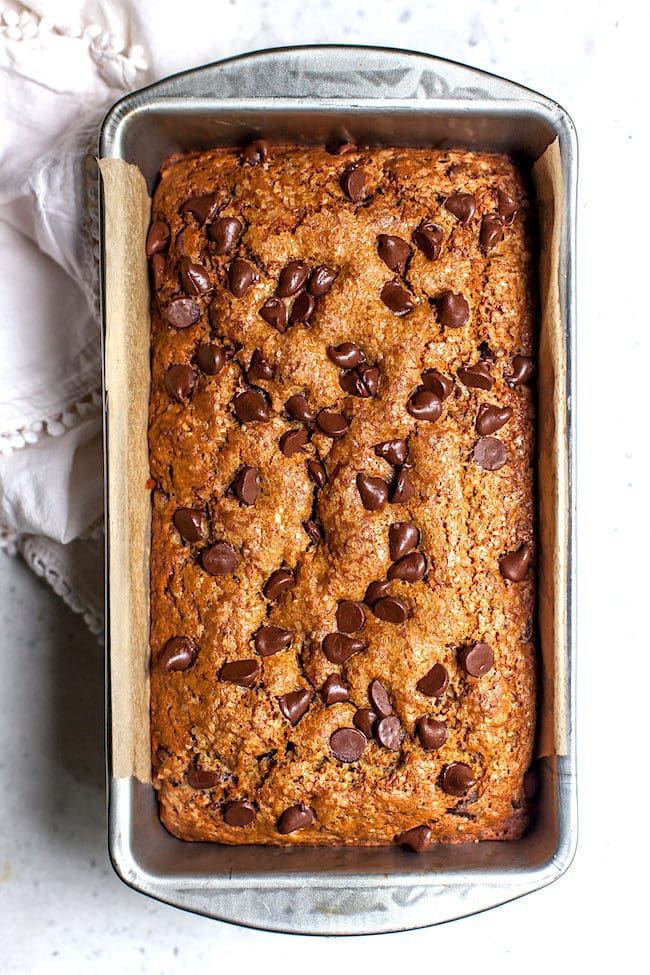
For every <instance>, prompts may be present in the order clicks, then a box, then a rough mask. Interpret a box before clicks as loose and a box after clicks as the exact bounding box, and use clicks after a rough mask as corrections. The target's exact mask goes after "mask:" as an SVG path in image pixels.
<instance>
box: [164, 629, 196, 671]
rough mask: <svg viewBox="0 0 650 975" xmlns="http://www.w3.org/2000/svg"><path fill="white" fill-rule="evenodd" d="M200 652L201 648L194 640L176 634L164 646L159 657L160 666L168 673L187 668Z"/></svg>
mask: <svg viewBox="0 0 650 975" xmlns="http://www.w3.org/2000/svg"><path fill="white" fill-rule="evenodd" d="M198 652H199V649H198V647H197V645H196V644H195V643H194V641H193V640H190V639H188V637H186V636H174V637H172V638H171V640H168V641H167V643H166V644H165V646H164V647H163V651H162V653H161V654H160V657H159V658H158V666H159V667H160V669H161V670H162V671H163V672H164V673H166V674H169V673H171V672H172V671H179V670H187V669H188V668H189V667H191V666H192V664H193V663H194V661H195V660H196V658H197V656H198Z"/></svg>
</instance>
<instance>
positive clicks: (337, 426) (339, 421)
mask: <svg viewBox="0 0 650 975" xmlns="http://www.w3.org/2000/svg"><path fill="white" fill-rule="evenodd" d="M316 424H317V426H318V429H319V430H320V431H321V433H324V434H325V435H326V436H327V437H331V438H332V439H333V440H334V439H338V438H339V437H344V436H345V434H346V433H347V432H348V430H349V429H350V427H349V424H348V421H347V420H346V418H345V417H344V416H343V414H342V413H336V412H334V410H321V411H320V413H319V414H318V416H317V417H316Z"/></svg>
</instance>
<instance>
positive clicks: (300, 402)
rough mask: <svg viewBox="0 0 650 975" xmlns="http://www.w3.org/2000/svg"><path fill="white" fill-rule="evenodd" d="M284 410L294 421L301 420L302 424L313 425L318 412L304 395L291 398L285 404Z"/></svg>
mask: <svg viewBox="0 0 650 975" xmlns="http://www.w3.org/2000/svg"><path fill="white" fill-rule="evenodd" d="M284 408H285V410H286V411H287V413H288V414H289V416H290V417H291V418H292V420H300V421H301V422H302V423H313V422H314V420H315V419H316V411H315V410H312V408H311V407H310V405H309V403H308V402H307V397H306V396H304V395H303V394H302V393H296V395H295V396H290V397H289V399H288V400H287V402H286V403H285V404H284Z"/></svg>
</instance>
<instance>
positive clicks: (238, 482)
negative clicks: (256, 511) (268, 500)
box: [230, 467, 260, 505]
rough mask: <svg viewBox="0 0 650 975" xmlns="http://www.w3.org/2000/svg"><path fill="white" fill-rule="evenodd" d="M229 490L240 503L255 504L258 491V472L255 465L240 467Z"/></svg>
mask: <svg viewBox="0 0 650 975" xmlns="http://www.w3.org/2000/svg"><path fill="white" fill-rule="evenodd" d="M230 490H231V491H232V493H233V494H234V495H235V497H236V498H237V500H238V501H241V503H242V504H246V505H252V504H255V502H256V501H257V498H258V497H259V493H260V472H259V470H258V469H257V467H242V469H241V470H240V471H239V473H238V474H237V475H236V477H235V480H234V481H233V482H232V484H231V485H230Z"/></svg>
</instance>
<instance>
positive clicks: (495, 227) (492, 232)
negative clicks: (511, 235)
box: [479, 213, 503, 254]
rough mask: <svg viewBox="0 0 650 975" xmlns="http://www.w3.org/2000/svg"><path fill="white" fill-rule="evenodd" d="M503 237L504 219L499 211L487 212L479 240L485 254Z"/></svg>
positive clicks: (482, 221) (482, 222)
mask: <svg viewBox="0 0 650 975" xmlns="http://www.w3.org/2000/svg"><path fill="white" fill-rule="evenodd" d="M502 237H503V220H502V219H501V217H500V216H499V214H498V213H486V214H485V216H484V217H483V219H482V220H481V232H480V235H479V242H480V245H481V250H482V251H483V253H484V254H487V253H488V252H489V251H491V250H492V249H493V248H494V247H496V245H497V244H498V243H499V241H500V240H501V239H502Z"/></svg>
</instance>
